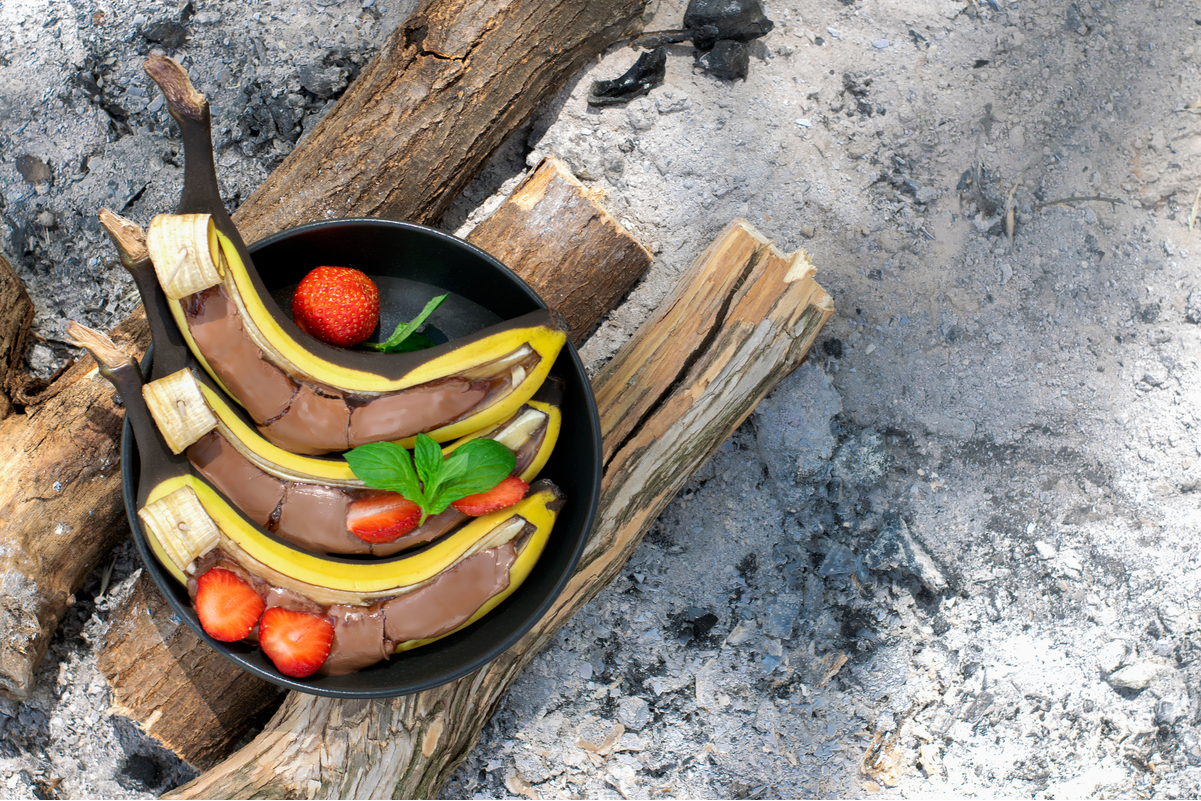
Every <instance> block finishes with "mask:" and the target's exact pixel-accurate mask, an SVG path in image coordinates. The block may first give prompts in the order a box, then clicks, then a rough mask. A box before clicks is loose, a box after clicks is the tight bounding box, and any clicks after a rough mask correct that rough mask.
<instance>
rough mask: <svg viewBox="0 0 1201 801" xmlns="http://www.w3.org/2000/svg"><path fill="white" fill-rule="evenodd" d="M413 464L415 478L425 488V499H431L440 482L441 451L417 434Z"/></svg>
mask: <svg viewBox="0 0 1201 801" xmlns="http://www.w3.org/2000/svg"><path fill="white" fill-rule="evenodd" d="M413 462H414V463H415V464H416V466H417V478H419V479H421V485H422V486H423V487H424V488H425V497H426V498H429V499H433V497H434V496H435V495H437V494H438V485H439V483H441V480H442V449H441V448H439V447H438V443H436V442H434V441H433V440H432V439H430V438H429V437H428V436H426V435H425V434H418V435H417V442H416V444H415V445H414V446H413ZM434 514H437V512H434Z"/></svg>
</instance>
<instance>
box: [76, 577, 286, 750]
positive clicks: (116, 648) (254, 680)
mask: <svg viewBox="0 0 1201 801" xmlns="http://www.w3.org/2000/svg"><path fill="white" fill-rule="evenodd" d="M214 657H216V658H214ZM98 666H99V668H100V671H101V672H102V673H103V674H104V676H105V678H106V679H107V680H108V682H109V684H110V686H113V687H119V688H120V692H119V693H118V692H114V693H113V702H112V705H111V706H110V708H109V710H108V712H109V714H110V715H117V716H124V717H129V718H134V719H135V721H136V722H137V723H138V724H139V725H141V727H142V728H143V729H145V730H148V731H151V732H152V733H153V732H155V731H156V722H155V721H154V720H153V719H149V720H147V719H145V718H139V713H140V712H141V711H143V710H145V709H146V708H147V707H149V706H153V707H154V709H156V710H158V714H159V715H160V716H164V717H165V719H166V720H167V723H165V724H163V727H162V728H166V730H167V731H168V734H169V736H170V738H171V742H170V746H169V747H170V748H171V750H172V751H174V752H175V753H176V754H178V755H180V756H181V757H183V758H186V759H187V761H188V762H189V763H191V764H192V765H194V766H195V767H197V768H201V769H203V768H207V767H209V766H211V765H213V764H215V763H216V762H217V761H219V760H220V759H222V758H224V757H225V755H226V752H227V751H228V748H229V744H230V743H231V742H236V741H237V739H238V738H240V737H242V736H243V735H244V734H245V733H246V732H247V731H248V730H250V728H251V727H253V726H255V725H261V724H262V723H263V718H264V717H265V716H266V715H267V714H268V713H269V712H271V711H274V707H275V700H276V699H277V698H278V696H279V693H278V692H276V691H275V686H274V685H272V684H268V683H267V682H265V681H263V680H262V679H260V678H258V677H257V676H255V675H253V674H251V673H247V672H246V671H244V670H241V669H237V668H234V665H233V663H231V662H229V661H228V660H226V659H225V658H224V657H221V656H220V655H218V654H217V652H216V651H214V650H213V649H212V648H211V647H210V646H209V645H208V643H206V642H204V640H202V639H200V638H199V637H197V636H196V635H195V634H193V633H192V630H191V629H190V628H188V627H187V626H186V625H184V624H183V623H181V622H180V621H179V618H178V617H176V616H175V614H174V612H173V610H172V609H171V605H170V604H168V603H167V601H166V599H165V598H163V594H162V593H161V592H159V589H158V587H156V586H154V581H153V580H152V579H150V578H149V577H148V576H147V575H146V574H145V572H143V574H142V575H141V576H140V577H139V578H138V580H137V581H136V582H135V583H134V588H133V592H132V593H131V594H130V596H129V598H128V599H127V600H126V601H125V603H124V604H123V605H122V607H121V611H120V613H119V614H117V615H115V616H114V618H113V620H112V621H111V623H110V625H109V629H108V632H107V633H106V634H105V637H104V644H103V648H102V649H101V651H100V656H99V659H98ZM231 668H233V669H231ZM215 734H216V735H218V736H214V735H215Z"/></svg>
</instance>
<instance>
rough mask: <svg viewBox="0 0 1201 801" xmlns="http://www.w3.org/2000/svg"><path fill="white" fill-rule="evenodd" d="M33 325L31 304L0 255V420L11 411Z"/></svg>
mask: <svg viewBox="0 0 1201 801" xmlns="http://www.w3.org/2000/svg"><path fill="white" fill-rule="evenodd" d="M31 325H33V301H31V300H30V299H29V293H28V292H26V291H25V285H24V284H23V283H21V279H20V277H19V276H18V275H17V273H16V271H15V270H13V268H12V265H11V264H9V263H8V261H7V260H6V259H5V258H4V257H3V256H0V388H3V390H4V391H3V392H0V420H2V419H4V418H5V417H8V416H9V415H10V414H11V413H12V411H13V404H12V398H11V389H10V388H11V387H12V385H13V382H14V381H15V380H16V379H17V376H19V375H20V374H21V373H22V372H23V371H22V369H21V360H22V359H23V358H24V357H25V343H26V339H27V338H28V336H29V328H30V326H31Z"/></svg>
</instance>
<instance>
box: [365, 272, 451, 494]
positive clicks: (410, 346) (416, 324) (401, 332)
mask: <svg viewBox="0 0 1201 801" xmlns="http://www.w3.org/2000/svg"><path fill="white" fill-rule="evenodd" d="M444 300H446V295H439V296H438V297H436V298H431V299H430V302H429V303H427V304H425V308H424V309H422V310H421V314H418V315H417V316H416V317H414V318H413V319H412V321H411V322H407V323H406V322H401V323H398V324H397V326H396V330H395V331H393V332H392V336H390V337H388V338H387V339H385V340H384V341H383V342H364V343H363V346H364V347H368V348H371V349H372V350H378V351H379V352H380V353H409V352H411V351H415V350H425V349H426V348H432V347H433V346H434V343H433V342H431V341H430V340H429V338H428V337H425V336H422V335H421V334H418V333H417V329H418V328H420V327H421V324H422V323H424V322H425V321H426V319H427V318H428V317H429V316H430V315H431V314H433V313H434V309H436V308H438V307H439V306H441V305H442V301H444ZM409 500H412V498H410V499H409Z"/></svg>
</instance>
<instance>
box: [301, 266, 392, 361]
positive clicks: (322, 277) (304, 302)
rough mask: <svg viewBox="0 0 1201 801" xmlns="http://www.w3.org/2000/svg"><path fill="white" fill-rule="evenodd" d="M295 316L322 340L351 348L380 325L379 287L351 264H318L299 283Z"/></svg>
mask: <svg viewBox="0 0 1201 801" xmlns="http://www.w3.org/2000/svg"><path fill="white" fill-rule="evenodd" d="M292 320H293V322H295V323H296V326H297V327H298V328H299V329H300V330H301V331H304V332H305V333H306V334H309V335H310V336H314V337H316V338H317V339H320V340H321V341H322V342H327V343H329V344H330V345H337V346H339V347H343V348H349V347H351V346H352V345H357V344H359V343H360V342H362V341H363V340H365V339H367V337H369V336H371V332H372V331H374V330H375V327H376V326H377V325H379V289H377V288H376V286H375V283H374V282H373V281H372V280H371V279H370V278H368V277H367V276H366V275H364V274H363V273H361V272H359V271H358V270H355V269H351V268H350V267H318V268H317V269H315V270H313V271H312V272H310V273H309V274H308V275H306V276H305V277H304V279H303V280H302V281H301V282H300V285H299V286H297V287H296V294H294V295H293V296H292Z"/></svg>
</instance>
